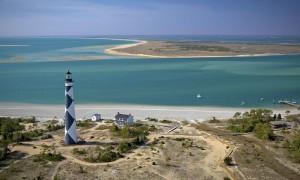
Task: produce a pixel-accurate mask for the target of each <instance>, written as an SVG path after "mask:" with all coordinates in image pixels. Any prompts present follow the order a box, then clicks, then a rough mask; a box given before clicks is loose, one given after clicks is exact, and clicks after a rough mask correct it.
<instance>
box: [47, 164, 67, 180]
mask: <svg viewBox="0 0 300 180" xmlns="http://www.w3.org/2000/svg"><path fill="white" fill-rule="evenodd" d="M66 162H67V160H63V161H61V162H59V163H58V164H57V166H56V167H55V169H54V171H53V173H52V175H51V178H50V179H53V180H54V177H55V175H56V174H57V171H58V169H59V167H60V166H61V165H63V164H65V163H66Z"/></svg>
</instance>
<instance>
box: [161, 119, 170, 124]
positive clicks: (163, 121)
mask: <svg viewBox="0 0 300 180" xmlns="http://www.w3.org/2000/svg"><path fill="white" fill-rule="evenodd" d="M160 122H161V123H168V124H169V123H172V121H170V120H161V121H160Z"/></svg>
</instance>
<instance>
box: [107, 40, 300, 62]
mask: <svg viewBox="0 0 300 180" xmlns="http://www.w3.org/2000/svg"><path fill="white" fill-rule="evenodd" d="M136 41H137V43H135V44H127V45H119V46H116V47H112V48H109V49H106V50H105V51H104V52H105V53H107V54H111V55H118V56H120V55H121V56H135V57H144V58H145V57H149V58H199V57H247V56H274V55H289V54H300V45H295V44H254V43H235V42H210V41H153V40H151V41H148V40H147V41H145V40H140V41H138V40H136Z"/></svg>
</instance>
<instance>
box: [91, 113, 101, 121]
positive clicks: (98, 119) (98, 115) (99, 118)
mask: <svg viewBox="0 0 300 180" xmlns="http://www.w3.org/2000/svg"><path fill="white" fill-rule="evenodd" d="M92 121H101V115H100V114H93V116H92Z"/></svg>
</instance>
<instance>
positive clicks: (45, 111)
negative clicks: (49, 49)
mask: <svg viewBox="0 0 300 180" xmlns="http://www.w3.org/2000/svg"><path fill="white" fill-rule="evenodd" d="M283 107H285V108H282V109H272V110H273V112H274V113H276V114H278V113H281V114H282V115H284V114H285V111H286V110H287V109H289V110H290V111H291V114H292V113H298V111H297V109H296V108H291V107H287V106H283ZM250 109H251V108H224V107H178V106H173V107H172V106H149V105H124V104H122V105H103V104H101V105H97V104H85V105H84V104H79V105H75V110H76V118H77V119H89V118H91V116H92V115H93V114H95V113H99V114H101V115H102V118H105V119H113V118H114V116H115V115H116V114H117V113H118V112H120V113H125V114H126V113H127V114H128V113H131V114H132V115H133V116H134V117H135V119H141V120H143V119H145V118H147V117H153V118H158V119H174V120H198V121H203V120H208V119H211V118H212V117H213V116H214V117H216V118H218V119H227V118H230V117H232V116H233V115H234V113H235V112H242V113H243V112H245V111H249V110H250ZM64 111H65V108H64V105H63V104H62V105H38V104H19V103H0V116H17V117H18V116H22V117H24V116H35V117H38V118H39V119H40V120H43V118H44V120H48V119H49V118H54V117H57V118H60V119H62V118H63V117H64Z"/></svg>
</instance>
